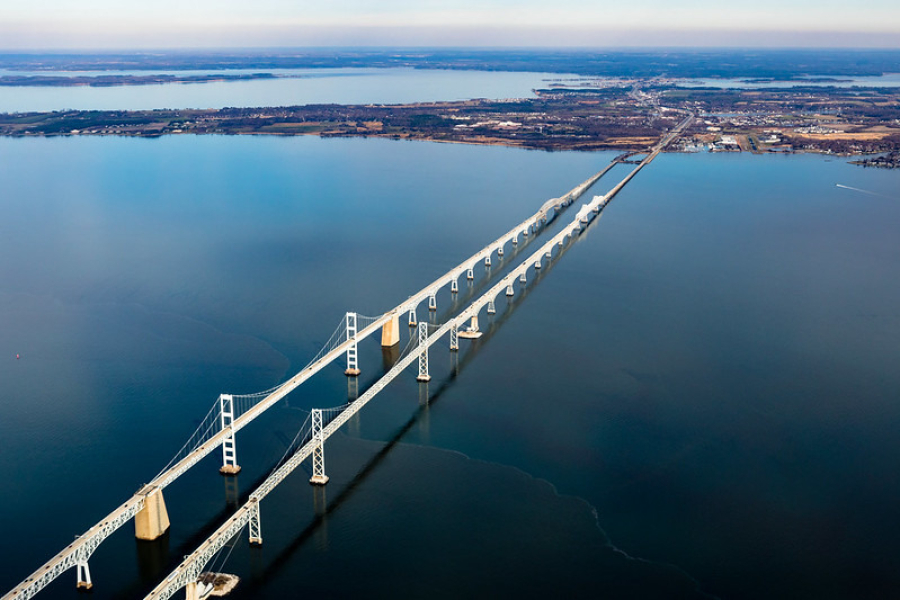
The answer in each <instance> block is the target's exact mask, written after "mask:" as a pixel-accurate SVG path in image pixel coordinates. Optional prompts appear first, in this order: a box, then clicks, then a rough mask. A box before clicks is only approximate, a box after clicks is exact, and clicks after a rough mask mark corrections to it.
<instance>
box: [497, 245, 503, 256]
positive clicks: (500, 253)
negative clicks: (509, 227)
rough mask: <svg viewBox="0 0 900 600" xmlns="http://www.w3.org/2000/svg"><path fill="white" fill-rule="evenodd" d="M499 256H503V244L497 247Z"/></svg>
mask: <svg viewBox="0 0 900 600" xmlns="http://www.w3.org/2000/svg"><path fill="white" fill-rule="evenodd" d="M497 256H503V246H500V247H499V248H497Z"/></svg>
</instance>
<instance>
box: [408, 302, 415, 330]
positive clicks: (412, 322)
mask: <svg viewBox="0 0 900 600" xmlns="http://www.w3.org/2000/svg"><path fill="white" fill-rule="evenodd" d="M409 326H410V327H415V326H416V307H412V308H411V309H409Z"/></svg>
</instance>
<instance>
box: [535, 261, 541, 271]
mask: <svg viewBox="0 0 900 600" xmlns="http://www.w3.org/2000/svg"><path fill="white" fill-rule="evenodd" d="M534 268H535V269H540V268H541V259H537V260H536V261H534Z"/></svg>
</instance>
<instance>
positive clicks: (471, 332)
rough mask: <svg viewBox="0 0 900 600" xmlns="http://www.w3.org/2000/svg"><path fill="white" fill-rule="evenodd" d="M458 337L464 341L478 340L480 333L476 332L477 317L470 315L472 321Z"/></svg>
mask: <svg viewBox="0 0 900 600" xmlns="http://www.w3.org/2000/svg"><path fill="white" fill-rule="evenodd" d="M458 335H459V337H461V338H463V339H466V340H474V339H476V338H480V337H481V332H480V331H479V330H478V315H472V321H471V323H470V324H469V326H468V327H466V328H465V329H463V330H462V331H460V332H459V334H458Z"/></svg>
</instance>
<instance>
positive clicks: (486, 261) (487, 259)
mask: <svg viewBox="0 0 900 600" xmlns="http://www.w3.org/2000/svg"><path fill="white" fill-rule="evenodd" d="M484 266H486V267H489V266H491V255H490V254H488V255H487V256H485V257H484Z"/></svg>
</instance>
